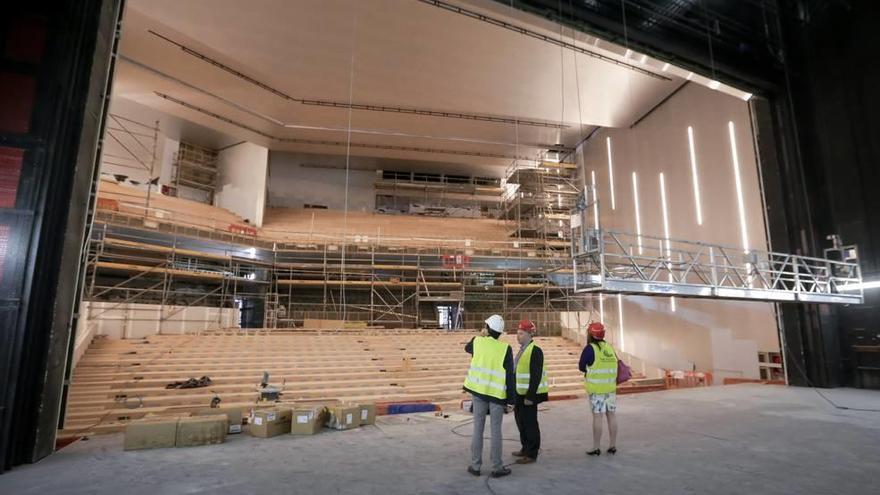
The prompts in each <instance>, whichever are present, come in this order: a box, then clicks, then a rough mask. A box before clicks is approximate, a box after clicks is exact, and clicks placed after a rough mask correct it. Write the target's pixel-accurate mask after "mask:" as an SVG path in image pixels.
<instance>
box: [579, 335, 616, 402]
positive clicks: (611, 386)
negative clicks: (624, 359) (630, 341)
mask: <svg viewBox="0 0 880 495" xmlns="http://www.w3.org/2000/svg"><path fill="white" fill-rule="evenodd" d="M590 345H591V346H593V356H594V359H593V364H591V365H590V366H589V367H588V368H587V372H586V373H585V374H584V389H586V391H587V393H588V394H610V393H612V392H616V391H617V353H615V352H614V348H613V347H611V344H609V343H607V342H600V343H599V344H590Z"/></svg>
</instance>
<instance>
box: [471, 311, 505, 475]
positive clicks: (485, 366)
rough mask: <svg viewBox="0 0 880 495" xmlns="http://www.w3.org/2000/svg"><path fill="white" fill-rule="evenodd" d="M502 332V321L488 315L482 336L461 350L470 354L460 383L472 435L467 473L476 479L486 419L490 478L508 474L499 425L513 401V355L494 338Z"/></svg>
mask: <svg viewBox="0 0 880 495" xmlns="http://www.w3.org/2000/svg"><path fill="white" fill-rule="evenodd" d="M503 332H504V319H503V318H501V316H499V315H492V316H490V317H489V318H487V319H486V328H485V331H484V335H481V336H479V337H474V338H473V339H471V341H470V342H468V343H467V345H465V346H464V350H465V351H466V352H467V353H468V354H471V355H472V356H473V357H472V358H471V367H470V369H469V370H468V374H467V378H465V380H464V390H465V391H467V392H470V393H471V396H472V397H473V410H474V433H473V437H472V438H471V465H470V466H468V468H467V471H468V472H469V473H471V474H472V475H474V476H479V475H480V468H481V467H482V465H483V430H484V429H485V426H486V415H487V414H488V415H489V423H490V429H491V438H492V440H491V442H492V443H491V457H492V473H491V474H492V477H493V478H500V477H501V476H507V475H508V474H510V468H508V467H505V466H504V464H503V463H502V462H501V440H502V439H501V421H502V419H503V418H504V414H505V413H507V412H510V409H511V408H512V407H513V403H514V398H515V397H516V381H515V380H514V374H513V370H514V367H513V351H512V350H511V349H510V345H508V344H506V343H504V342H501V341H500V340H498V338H499V337H500V336H501V334H502V333H503Z"/></svg>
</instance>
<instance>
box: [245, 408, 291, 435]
mask: <svg viewBox="0 0 880 495" xmlns="http://www.w3.org/2000/svg"><path fill="white" fill-rule="evenodd" d="M290 423H291V410H290V408H286V407H272V408H269V409H261V410H258V411H254V414H253V416H251V418H250V426H249V427H248V430H249V431H250V433H251V436H255V437H259V438H271V437H277V436H278V435H283V434H285V433H290Z"/></svg>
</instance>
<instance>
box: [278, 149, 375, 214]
mask: <svg viewBox="0 0 880 495" xmlns="http://www.w3.org/2000/svg"><path fill="white" fill-rule="evenodd" d="M303 164H306V165H318V166H319V167H315V166H303ZM336 167H339V168H336ZM345 175H346V174H345V157H344V156H330V155H327V156H324V155H309V154H303V153H289V152H282V151H273V152H271V153H270V154H269V181H268V182H269V201H268V204H269V205H270V206H274V207H289V208H302V207H303V205H304V204H317V205H324V206H327V207H328V208H330V209H334V210H342V209H345ZM375 180H376V171H375V170H354V169H349V171H348V209H349V211H363V212H372V211H373V210H374V209H375V207H376V193H375V191H374V187H373V184H374V183H375Z"/></svg>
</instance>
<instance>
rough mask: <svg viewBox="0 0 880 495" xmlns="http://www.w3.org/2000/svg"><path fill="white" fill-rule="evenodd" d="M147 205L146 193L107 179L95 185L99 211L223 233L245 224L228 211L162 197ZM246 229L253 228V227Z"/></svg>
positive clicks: (152, 197) (158, 195)
mask: <svg viewBox="0 0 880 495" xmlns="http://www.w3.org/2000/svg"><path fill="white" fill-rule="evenodd" d="M111 205H112V206H114V207H111ZM146 206H147V191H144V190H141V189H137V188H135V187H131V186H124V185H121V184H117V183H116V182H113V181H110V180H101V182H100V184H99V185H98V208H99V209H106V210H111V211H118V212H119V213H122V214H130V215H135V216H141V217H142V216H144V211H145V210H147V211H148V218H149V219H156V220H161V221H167V222H172V223H176V224H179V225H183V226H187V227H200V228H207V229H212V230H223V231H226V230H227V229H228V228H229V226H230V225H242V226H244V225H245V221H244V218H242V217H240V216H238V215H236V214H235V213H232V212H231V211H229V210H226V209H223V208H220V207H217V206H212V205H208V204H204V203H199V202H198V201H190V200H188V199H182V198H175V197H172V196H164V195H162V194H155V193H153V194H150V205H149V208H148V209H147V208H146ZM247 228H248V229H251V230H252V229H253V227H247Z"/></svg>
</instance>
